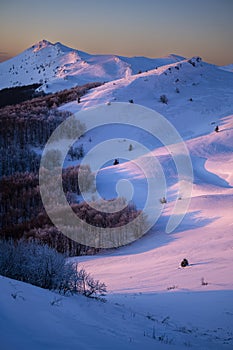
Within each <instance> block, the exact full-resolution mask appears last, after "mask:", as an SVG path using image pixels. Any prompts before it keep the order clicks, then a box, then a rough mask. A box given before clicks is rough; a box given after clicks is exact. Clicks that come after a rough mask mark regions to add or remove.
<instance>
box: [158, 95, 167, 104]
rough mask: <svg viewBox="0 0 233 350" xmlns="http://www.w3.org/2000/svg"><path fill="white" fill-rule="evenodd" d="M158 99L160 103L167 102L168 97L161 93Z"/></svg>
mask: <svg viewBox="0 0 233 350" xmlns="http://www.w3.org/2000/svg"><path fill="white" fill-rule="evenodd" d="M159 101H160V102H162V103H166V104H167V103H168V98H167V96H166V95H161V96H160V99H159Z"/></svg>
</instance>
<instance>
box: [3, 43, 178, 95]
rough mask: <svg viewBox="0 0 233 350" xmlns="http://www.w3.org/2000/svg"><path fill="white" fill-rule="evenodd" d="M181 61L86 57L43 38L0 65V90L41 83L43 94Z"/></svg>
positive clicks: (138, 57)
mask: <svg viewBox="0 0 233 350" xmlns="http://www.w3.org/2000/svg"><path fill="white" fill-rule="evenodd" d="M183 59H184V57H182V56H178V55H175V54H170V55H168V56H165V57H162V58H148V57H144V56H136V57H125V56H118V55H112V54H104V55H102V54H89V53H87V52H84V51H80V50H76V49H73V48H70V47H68V46H65V45H63V44H62V43H61V42H56V43H54V44H53V43H51V42H50V41H48V40H45V39H44V40H41V41H39V42H37V43H35V44H34V45H32V46H31V47H29V48H27V49H26V50H25V51H23V52H21V53H20V54H19V55H17V56H15V57H13V58H11V59H9V60H7V61H4V62H2V63H0V89H3V88H8V87H15V86H22V85H30V84H34V83H41V84H42V87H41V89H42V90H44V91H45V92H56V91H59V90H63V89H66V88H71V87H74V86H76V85H83V84H86V83H89V82H93V81H100V82H106V81H112V80H116V79H120V78H125V77H127V76H131V75H134V74H137V73H141V72H145V71H148V70H151V69H154V68H156V67H160V66H163V65H167V64H171V63H175V62H179V61H181V60H183Z"/></svg>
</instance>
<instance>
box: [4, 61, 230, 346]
mask: <svg viewBox="0 0 233 350" xmlns="http://www.w3.org/2000/svg"><path fill="white" fill-rule="evenodd" d="M193 61H194V62H195V65H193V64H191V63H190V62H188V60H183V61H180V62H177V63H172V64H169V65H166V66H162V67H159V68H157V69H154V70H151V71H148V72H144V73H141V74H138V75H133V76H132V75H130V76H127V77H124V78H122V79H119V80H115V81H111V82H109V83H106V84H105V85H103V86H101V87H99V88H96V89H93V90H91V91H90V92H89V93H88V94H87V95H86V96H84V97H83V98H82V99H81V103H79V104H78V103H77V102H72V103H69V104H67V105H64V106H62V107H61V108H62V109H66V110H70V111H72V112H74V113H75V112H78V111H80V110H85V109H87V108H89V107H95V106H96V105H98V104H101V103H105V104H107V105H108V108H109V113H110V114H111V108H113V107H114V103H117V102H128V101H129V99H133V100H134V103H135V104H139V105H143V106H146V107H149V108H151V109H154V110H156V111H158V112H160V113H161V114H162V115H164V116H165V117H166V118H167V119H168V120H169V121H170V122H171V123H172V124H173V125H174V127H175V128H176V129H177V131H178V132H179V133H180V135H181V136H182V138H183V139H184V140H185V142H186V145H187V147H188V149H189V152H190V157H191V160H192V164H193V172H194V183H193V191H192V197H191V203H190V206H189V209H188V211H187V214H186V216H185V217H184V219H183V221H182V222H181V224H180V225H179V226H178V227H177V228H176V229H175V231H173V232H172V233H170V234H167V233H165V227H166V223H167V220H168V218H169V216H170V214H171V212H172V209H173V206H174V201H175V200H176V191H177V186H178V185H177V174H176V169H175V166H174V164H173V162H172V159H171V156H170V155H169V154H168V151H167V149H166V147H164V146H163V145H161V144H159V143H158V141H157V140H153V139H152V138H150V137H149V136H148V135H145V134H143V133H142V132H141V131H138V129H134V128H133V127H129V126H128V127H126V128H124V127H123V126H122V128H121V126H118V127H116V126H112V125H107V126H105V127H103V128H102V129H96V130H95V129H93V130H92V131H89V132H88V133H87V134H86V135H84V137H83V138H82V140H81V142H82V143H83V145H84V149H85V150H88V149H90V148H92V147H93V146H95V145H97V144H99V143H100V141H101V140H105V139H107V138H111V137H119V138H122V140H119V149H121V152H122V153H121V154H123V155H124V152H125V159H127V155H128V153H129V150H128V147H129V144H128V143H127V142H128V141H125V142H124V139H125V138H127V137H128V138H130V139H134V140H135V141H138V142H139V143H145V144H146V145H147V147H149V149H150V152H148V153H147V154H146V155H144V156H145V157H156V158H157V159H158V161H159V162H160V164H161V166H162V167H163V169H164V173H165V177H166V182H167V193H166V198H167V203H166V204H165V206H164V207H163V208H162V205H161V210H162V214H161V216H160V218H159V220H158V221H157V222H156V224H155V225H154V227H153V228H152V229H151V230H150V231H149V232H148V233H147V234H146V235H145V236H143V237H142V238H141V239H139V240H137V241H136V242H134V243H132V244H130V245H128V246H125V247H121V248H118V249H111V250H106V251H103V252H102V253H100V254H98V255H96V256H85V257H76V258H72V259H73V260H75V261H77V262H78V263H79V265H80V266H83V267H84V268H85V269H86V270H87V271H88V272H90V273H91V274H92V275H93V276H94V277H95V278H97V279H100V280H102V281H104V282H105V283H106V284H107V287H108V295H107V297H106V300H107V301H106V303H102V302H98V301H95V300H90V299H86V298H83V297H80V296H72V297H61V296H60V295H58V294H56V293H52V292H49V291H46V290H41V289H39V288H36V287H34V286H31V285H27V284H24V283H21V282H18V281H12V280H9V279H7V278H1V279H0V283H1V298H0V299H1V301H0V307H1V313H0V315H1V318H0V332H1V345H2V348H3V349H32V348H33V349H74V348H76V347H77V348H78V349H84V350H87V349H134V350H135V349H142V348H145V349H177V350H178V349H179V350H180V349H188V348H190V349H203V350H205V349H216V350H218V349H232V346H233V280H232V256H233V240H232V236H233V215H232V213H233V78H232V73H231V72H226V71H223V70H220V69H219V68H218V67H216V66H213V65H210V64H207V63H204V62H202V61H199V60H198V61H197V60H196V59H195V58H194V59H193ZM177 67H178V68H179V69H177ZM177 89H178V90H177ZM178 91H179V92H178ZM161 94H166V96H167V98H168V103H167V104H163V103H161V102H159V97H160V95H161ZM190 99H191V100H190ZM109 102H110V103H109ZM128 108H136V107H135V105H134V104H132V103H128ZM216 125H219V130H220V131H219V132H218V133H216V132H215V131H214V128H215V126H216ZM90 140H91V142H90ZM134 146H135V145H134V144H133V150H132V151H131V152H134V151H135V149H134ZM135 147H136V146H135ZM106 156H107V157H109V159H111V154H108V151H107V150H106ZM122 158H124V157H122ZM111 164H112V163H108V164H106V165H105V166H103V167H102V169H101V170H100V171H99V174H98V186H99V190H100V193H101V194H102V196H103V197H105V198H112V197H113V196H115V195H116V182H117V181H118V180H120V179H122V178H125V179H128V180H130V181H131V182H132V184H133V186H134V187H135V188H134V193H135V196H134V198H133V200H134V202H135V204H136V205H137V207H139V208H140V207H142V203H143V200H144V192H145V187H144V182H145V181H144V180H145V179H144V178H143V173H140V171H139V170H138V169H135V167H134V165H133V162H131V161H124V162H123V161H122V162H120V164H119V165H118V166H112V165H111ZM156 200H157V199H156ZM181 200H182V198H181ZM159 205H160V204H159ZM184 257H186V258H187V259H188V260H189V262H190V265H189V266H188V267H187V268H180V267H179V265H180V262H181V260H182V259H183V258H184ZM202 282H205V283H204V285H203V283H202Z"/></svg>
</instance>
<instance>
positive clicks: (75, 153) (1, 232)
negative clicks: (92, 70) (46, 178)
mask: <svg viewBox="0 0 233 350" xmlns="http://www.w3.org/2000/svg"><path fill="white" fill-rule="evenodd" d="M98 85H100V83H92V84H90V83H89V84H86V85H84V86H80V87H75V88H72V89H69V90H64V91H61V92H57V93H54V94H49V95H45V96H39V97H34V98H32V99H29V100H26V101H23V102H21V103H17V104H12V105H5V106H4V107H2V108H0V238H4V239H13V240H20V239H25V240H29V241H30V240H34V239H36V240H38V241H40V242H43V243H46V244H49V246H50V247H52V248H55V249H56V250H57V251H58V252H61V253H66V254H69V255H70V256H72V255H83V254H94V253H96V252H97V251H98V249H96V248H93V247H88V246H85V245H82V244H80V243H77V242H75V241H73V240H71V239H70V238H68V237H66V236H65V235H63V234H62V233H61V232H60V231H59V230H58V229H57V228H56V227H55V226H54V225H53V223H52V222H51V220H50V219H49V217H48V215H47V213H46V211H45V209H44V207H43V203H42V200H41V196H40V187H39V167H40V161H41V153H42V151H43V148H44V146H45V144H46V142H47V140H48V139H49V137H50V136H51V134H52V133H53V131H54V130H55V129H56V128H57V127H58V126H59V125H60V124H61V123H62V122H63V121H65V120H67V118H69V117H70V116H71V113H70V112H67V111H60V110H58V108H57V107H59V106H60V105H61V104H63V103H66V102H69V101H71V100H72V101H73V100H77V102H78V103H79V102H80V100H81V98H82V96H83V95H84V94H85V93H87V91H88V90H90V89H91V88H94V87H96V86H98ZM75 125H76V126H75V127H77V129H79V132H80V133H81V134H82V133H83V132H85V125H83V124H81V123H80V122H78V123H76V124H75ZM72 131H75V130H74V128H73V126H72ZM69 154H70V157H71V159H72V160H73V159H75V158H76V159H78V158H79V157H83V155H84V154H85V150H84V149H83V146H82V144H81V145H80V146H79V147H78V148H76V149H75V148H73V147H71V149H70V151H69ZM44 171H45V172H46V171H49V164H48V165H47V169H46V167H45V169H44ZM93 179H94V176H93V174H92V172H91V169H90V166H89V165H82V166H79V165H76V166H70V167H68V168H66V169H63V171H62V184H63V191H64V193H65V194H66V198H67V201H68V202H69V204H70V206H71V208H72V210H73V211H74V212H75V213H76V215H77V216H78V217H79V218H81V219H82V220H84V221H86V222H87V223H89V224H91V225H93V227H96V226H97V227H116V226H119V225H124V224H125V223H128V222H130V221H132V220H133V219H134V218H135V217H137V216H138V215H139V213H140V211H138V210H137V209H136V207H135V206H134V205H133V204H130V205H128V206H126V207H125V209H123V210H121V211H119V212H116V213H111V214H106V213H105V212H104V211H103V212H101V211H97V210H95V209H93V208H92V207H91V206H90V205H89V204H88V203H86V202H82V201H79V200H77V196H78V195H80V186H81V188H82V190H86V191H87V190H91V189H92V187H93ZM54 182H55V183H56V181H54ZM100 207H101V205H100ZM57 210H58V211H59V210H61V208H59V209H57Z"/></svg>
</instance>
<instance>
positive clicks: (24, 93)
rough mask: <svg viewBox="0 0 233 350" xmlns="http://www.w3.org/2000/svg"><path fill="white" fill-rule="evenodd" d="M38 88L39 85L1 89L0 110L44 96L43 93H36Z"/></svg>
mask: <svg viewBox="0 0 233 350" xmlns="http://www.w3.org/2000/svg"><path fill="white" fill-rule="evenodd" d="M40 86H41V84H31V85H24V86H16V87H11V88H6V89H2V90H1V91H0V108H2V107H5V106H7V105H14V104H17V103H21V102H24V101H27V100H31V99H32V98H34V97H36V96H44V95H45V93H43V92H40V93H37V92H36V89H38V88H39V87H40Z"/></svg>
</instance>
